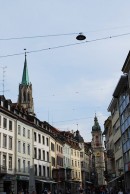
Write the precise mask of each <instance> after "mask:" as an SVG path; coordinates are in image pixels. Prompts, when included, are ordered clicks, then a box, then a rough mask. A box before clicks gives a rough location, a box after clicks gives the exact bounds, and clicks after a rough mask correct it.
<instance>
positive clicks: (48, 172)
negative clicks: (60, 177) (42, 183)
mask: <svg viewBox="0 0 130 194" xmlns="http://www.w3.org/2000/svg"><path fill="white" fill-rule="evenodd" d="M49 175H50V170H49V167H47V177H49Z"/></svg>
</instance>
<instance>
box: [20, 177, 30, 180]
mask: <svg viewBox="0 0 130 194" xmlns="http://www.w3.org/2000/svg"><path fill="white" fill-rule="evenodd" d="M17 180H29V177H28V176H17Z"/></svg>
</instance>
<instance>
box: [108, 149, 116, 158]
mask: <svg viewBox="0 0 130 194" xmlns="http://www.w3.org/2000/svg"><path fill="white" fill-rule="evenodd" d="M107 157H108V158H111V159H113V158H114V157H115V156H114V150H113V149H109V150H107Z"/></svg>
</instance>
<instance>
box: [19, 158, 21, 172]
mask: <svg viewBox="0 0 130 194" xmlns="http://www.w3.org/2000/svg"><path fill="white" fill-rule="evenodd" d="M20 171H21V161H20V159H18V172H20Z"/></svg>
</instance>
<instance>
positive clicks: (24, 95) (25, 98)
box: [18, 52, 35, 115]
mask: <svg viewBox="0 0 130 194" xmlns="http://www.w3.org/2000/svg"><path fill="white" fill-rule="evenodd" d="M18 105H20V106H21V107H23V108H24V109H25V110H26V111H27V112H28V113H29V114H31V115H35V113H34V104H33V97H32V84H31V83H30V82H29V75H28V67H27V59H26V52H25V61H24V69H23V76H22V82H21V84H19V95H18Z"/></svg>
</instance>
